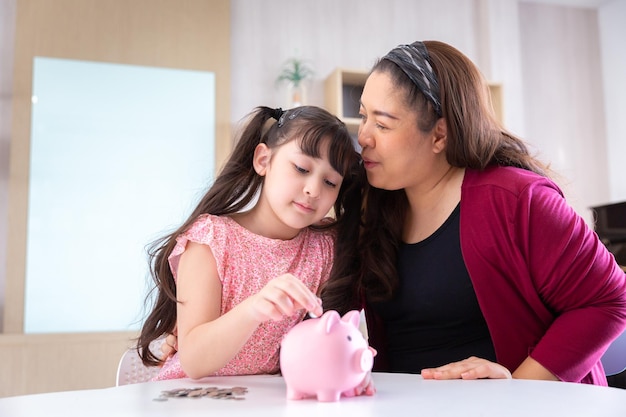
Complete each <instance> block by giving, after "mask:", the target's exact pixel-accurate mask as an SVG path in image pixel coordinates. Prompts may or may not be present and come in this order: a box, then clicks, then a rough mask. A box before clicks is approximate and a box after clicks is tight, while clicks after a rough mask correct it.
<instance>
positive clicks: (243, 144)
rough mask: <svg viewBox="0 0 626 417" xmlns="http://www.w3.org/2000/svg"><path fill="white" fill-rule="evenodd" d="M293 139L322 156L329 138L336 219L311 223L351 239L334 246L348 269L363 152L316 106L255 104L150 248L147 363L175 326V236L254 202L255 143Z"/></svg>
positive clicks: (141, 347)
mask: <svg viewBox="0 0 626 417" xmlns="http://www.w3.org/2000/svg"><path fill="white" fill-rule="evenodd" d="M273 117H279V119H280V120H279V121H277V122H274V123H272V124H271V126H269V127H268V124H269V122H268V120H269V119H271V118H273ZM294 139H297V140H299V141H300V147H301V148H302V151H303V152H304V153H305V154H307V155H309V156H312V157H316V158H319V157H321V149H322V145H323V144H325V143H328V145H329V146H328V158H329V162H330V164H331V166H332V167H333V168H334V169H335V170H336V171H337V172H339V173H340V174H341V175H342V176H343V182H342V184H341V188H340V190H339V194H338V197H337V200H336V202H335V204H334V207H333V208H334V217H335V221H333V222H330V223H324V224H323V225H322V224H321V225H314V226H311V227H312V228H314V229H329V228H333V229H335V230H336V235H338V236H345V237H346V238H348V239H347V240H341V239H340V241H341V243H339V244H338V245H336V249H335V259H336V260H338V262H335V264H334V266H333V270H335V269H336V270H337V271H343V270H346V269H348V268H346V267H345V266H343V265H342V262H341V260H342V259H343V258H342V256H341V252H340V251H341V250H342V249H343V248H345V247H346V246H347V245H348V246H349V245H350V244H348V240H349V239H350V236H352V238H351V239H352V240H353V242H352V243H351V245H354V246H353V247H356V237H355V231H358V222H359V218H360V203H361V189H362V182H364V178H365V176H364V171H363V168H362V167H361V165H360V156H359V155H358V153H357V152H356V151H355V147H354V143H353V140H352V138H351V137H350V134H349V133H348V130H347V128H346V126H345V124H344V123H343V122H341V121H340V120H339V119H338V118H337V117H335V116H333V115H331V114H330V113H329V112H327V111H326V110H324V109H321V108H319V107H314V106H303V107H297V108H294V109H290V110H287V111H286V112H284V113H283V114H282V116H281V114H280V113H278V114H277V110H276V109H271V108H269V107H257V108H256V109H255V111H253V112H252V113H251V114H250V115H249V117H248V121H247V124H246V125H245V127H244V129H243V131H242V133H241V136H240V137H239V139H238V141H237V143H236V146H235V148H234V150H233V152H232V154H231V155H230V157H229V159H228V161H227V162H226V164H225V166H224V168H223V169H222V171H221V172H220V174H219V175H218V177H217V178H216V179H215V182H214V183H213V185H212V186H211V187H210V188H209V190H208V191H207V193H206V194H205V195H204V196H203V197H202V199H201V200H200V202H199V203H198V205H197V207H196V208H195V209H194V210H193V212H192V213H191V215H190V216H189V217H188V218H187V220H185V222H184V223H183V224H182V225H181V226H180V227H179V228H178V229H177V230H176V231H174V232H173V233H170V234H168V235H167V236H164V237H162V238H160V239H158V240H156V241H155V242H153V243H152V245H151V246H150V247H149V249H148V256H149V260H150V273H151V275H152V278H153V280H154V287H153V288H152V290H151V292H150V293H149V294H148V296H147V297H146V303H147V304H150V303H151V302H152V300H153V298H152V297H153V296H156V300H155V301H154V303H153V304H152V310H151V312H150V313H149V315H148V316H147V318H146V320H145V321H144V324H143V326H142V329H141V332H140V334H139V337H138V340H137V350H138V353H139V355H140V357H141V359H142V361H143V363H144V364H145V365H148V366H156V365H159V364H160V360H159V358H158V357H157V355H155V353H154V352H152V351H151V350H150V344H151V342H152V341H154V340H156V339H157V338H159V337H161V336H163V335H165V334H170V333H172V332H173V331H174V328H175V326H176V305H177V300H176V284H175V281H174V276H173V274H172V271H171V269H170V266H169V262H168V257H169V255H170V254H171V253H172V250H173V249H174V247H175V246H176V237H177V236H178V235H180V234H181V233H183V232H184V231H186V230H187V229H188V228H189V227H190V226H191V225H192V224H193V223H194V221H195V220H196V219H197V218H198V216H199V215H201V214H205V213H208V214H213V215H218V216H221V215H229V214H233V213H237V212H240V211H242V210H243V209H244V208H245V207H247V206H248V205H249V204H250V203H252V202H253V201H254V199H255V197H256V195H257V193H258V192H259V191H260V188H261V186H262V184H263V177H261V176H259V175H258V174H257V173H256V171H255V170H254V167H253V164H252V160H253V156H254V150H255V148H256V146H257V145H258V144H259V143H265V144H267V146H268V147H269V148H270V149H273V148H276V147H277V146H280V145H283V144H285V143H287V142H288V141H291V140H294ZM355 224H356V225H357V226H356V227H355V226H354V225H355ZM335 273H336V272H335Z"/></svg>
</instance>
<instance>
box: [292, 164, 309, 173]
mask: <svg viewBox="0 0 626 417" xmlns="http://www.w3.org/2000/svg"><path fill="white" fill-rule="evenodd" d="M293 166H294V168H295V169H296V171H298V172H299V173H301V174H307V173H308V172H309V170H308V169H305V168H302V167H301V166H298V165H296V164H293Z"/></svg>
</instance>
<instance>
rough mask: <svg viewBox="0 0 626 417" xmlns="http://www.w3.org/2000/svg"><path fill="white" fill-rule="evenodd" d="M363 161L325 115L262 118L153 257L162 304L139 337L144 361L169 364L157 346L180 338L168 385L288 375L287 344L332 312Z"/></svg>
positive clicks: (165, 371)
mask: <svg viewBox="0 0 626 417" xmlns="http://www.w3.org/2000/svg"><path fill="white" fill-rule="evenodd" d="M270 118H273V119H276V121H275V122H270V123H268V120H269V119H270ZM270 124H271V125H270ZM268 125H270V126H268ZM359 161H360V158H359V155H358V153H357V152H356V151H355V148H354V145H353V142H352V139H351V137H350V135H349V133H348V131H347V129H346V127H345V125H344V124H343V123H342V122H341V121H340V120H339V119H337V118H336V117H335V116H333V115H331V114H330V113H328V112H327V111H325V110H323V109H320V108H317V107H312V106H304V107H298V108H295V109H291V110H287V111H282V110H281V109H270V108H268V107H258V108H257V109H256V110H255V111H254V112H253V113H252V114H251V116H250V118H249V121H248V124H247V126H246V127H245V129H244V130H243V133H242V135H241V137H240V139H239V141H238V142H237V145H236V147H235V149H234V151H233V153H232V155H231V157H230V159H229V160H228V161H227V163H226V165H225V167H224V169H223V171H222V172H221V173H220V175H219V176H218V177H217V179H216V180H215V183H214V185H213V186H212V187H211V188H210V189H209V191H208V192H207V193H206V195H205V196H204V197H203V198H202V200H201V201H200V203H199V204H198V206H197V207H196V209H195V210H194V211H193V213H192V214H191V216H190V217H189V218H188V219H187V220H186V221H185V222H184V224H183V225H182V226H181V227H180V228H179V229H178V230H176V231H175V232H174V233H172V234H170V235H168V236H166V237H164V238H162V239H160V240H159V241H157V242H156V243H155V245H154V246H153V247H152V249H151V250H150V253H149V254H150V259H151V262H150V264H151V271H152V276H153V278H154V280H155V284H156V285H155V288H154V290H156V291H158V296H157V299H156V302H155V304H154V306H153V309H152V311H151V313H150V314H149V316H148V318H147V319H146V321H145V323H144V325H143V328H142V330H141V333H140V336H139V339H138V350H139V353H140V356H141V358H142V360H143V362H144V364H146V365H151V366H156V365H159V364H160V361H159V359H158V358H157V357H156V356H155V355H154V353H153V352H151V351H150V349H149V345H150V343H151V342H152V341H153V340H155V339H157V338H159V337H161V336H162V335H164V334H168V333H172V332H173V331H174V330H175V328H176V329H177V332H178V353H176V354H175V355H174V356H172V357H169V358H168V359H167V360H166V362H165V364H164V365H163V368H162V370H161V371H160V373H159V375H158V376H157V379H172V378H184V377H191V378H201V377H205V376H209V375H240V374H262V373H276V372H278V370H279V363H278V358H279V344H280V340H281V339H282V337H283V335H284V334H285V333H286V332H287V331H288V330H289V329H291V328H292V327H293V326H294V325H295V324H297V323H299V322H300V321H301V320H302V319H303V318H304V315H305V314H306V312H307V311H310V312H311V313H312V314H315V315H320V314H321V313H322V308H321V305H320V302H319V299H318V298H317V296H316V293H317V292H318V289H319V288H320V286H321V284H323V283H324V282H325V281H326V280H327V279H328V277H329V275H330V272H331V268H332V265H333V258H334V257H335V255H334V253H335V250H337V249H339V248H335V244H334V236H335V234H336V233H344V232H346V233H348V231H349V230H348V229H350V228H352V229H353V230H352V233H353V231H354V226H355V225H356V224H358V222H355V220H350V221H348V219H347V216H354V219H358V216H359V209H360V201H361V199H360V195H359V192H360V185H359V183H360V178H361V177H362V174H361V172H362V171H361V169H362V168H361V166H360V164H359ZM348 204H352V205H353V206H354V207H348ZM331 209H334V217H333V218H329V217H327V216H328V213H329V212H330V211H331Z"/></svg>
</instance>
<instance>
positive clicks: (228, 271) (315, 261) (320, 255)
mask: <svg viewBox="0 0 626 417" xmlns="http://www.w3.org/2000/svg"><path fill="white" fill-rule="evenodd" d="M176 240H177V245H176V247H175V248H174V250H173V251H172V254H171V255H170V257H169V262H170V267H171V269H172V272H173V274H174V278H176V276H177V269H178V262H179V260H180V255H181V254H182V253H183V252H184V251H185V247H186V245H187V242H189V241H192V242H197V243H201V244H204V245H208V246H209V247H210V248H211V251H212V252H213V256H214V257H215V260H216V262H217V268H218V275H219V278H220V281H221V282H222V308H221V314H224V313H226V312H228V311H229V310H231V309H232V308H233V307H235V306H236V305H237V304H239V303H240V302H242V301H243V300H244V299H246V298H248V297H249V296H251V295H253V294H256V293H257V292H259V291H260V290H261V289H262V288H263V287H264V286H265V284H267V283H268V282H269V281H270V280H272V279H273V278H275V277H277V276H279V275H282V274H285V273H291V274H293V275H295V276H296V277H298V278H300V280H301V281H302V282H303V283H304V284H305V285H306V286H307V287H308V288H309V289H310V290H311V291H312V292H313V293H317V292H318V289H319V287H320V285H321V284H322V283H323V282H325V281H326V280H327V279H328V277H329V274H330V269H331V267H332V262H333V245H334V240H333V237H332V234H331V233H330V232H321V231H316V230H312V229H308V228H307V229H304V230H302V231H301V232H300V233H299V234H298V235H297V236H296V237H295V238H293V239H291V240H278V239H269V238H266V237H263V236H259V235H256V234H254V233H251V232H250V231H248V230H247V229H245V228H244V227H242V226H240V225H239V224H238V223H237V222H235V221H234V220H232V219H231V218H230V217H227V216H213V215H201V216H200V217H198V219H197V220H196V222H195V223H194V224H193V225H192V226H191V227H190V228H189V230H187V231H186V232H185V233H183V234H181V235H180V236H179V237H178V238H177V239H176ZM305 314H306V312H305V311H302V312H300V313H299V314H296V315H293V316H290V317H285V318H284V319H283V320H281V321H279V322H275V321H272V320H270V321H267V322H264V323H262V324H261V325H259V327H258V328H257V329H256V331H255V332H254V333H253V334H252V336H251V337H250V339H249V340H248V342H247V343H246V344H245V345H244V347H243V348H242V349H241V350H240V351H239V353H237V355H235V357H234V358H233V359H232V360H231V361H230V362H229V363H227V364H226V365H225V366H224V367H223V368H222V369H220V370H219V371H217V372H216V373H215V375H252V374H271V373H276V372H278V371H279V364H278V358H279V348H280V341H281V340H282V338H283V336H284V335H285V333H286V332H287V331H288V330H289V329H291V328H292V327H293V326H294V325H296V324H297V323H299V322H300V321H301V320H302V319H303V318H304V315H305ZM206 354H207V355H210V354H211V352H207V353H206ZM186 377H187V375H185V373H184V372H183V370H182V368H181V366H180V361H179V360H178V355H174V356H173V357H171V358H169V359H168V360H167V361H166V362H165V364H164V365H163V368H162V369H161V371H160V373H159V374H158V375H157V376H156V377H155V379H156V380H163V379H175V378H186Z"/></svg>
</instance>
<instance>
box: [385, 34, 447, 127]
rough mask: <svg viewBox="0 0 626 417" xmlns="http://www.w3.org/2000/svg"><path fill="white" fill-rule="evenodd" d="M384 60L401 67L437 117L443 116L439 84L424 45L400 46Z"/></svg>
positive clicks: (416, 43)
mask: <svg viewBox="0 0 626 417" xmlns="http://www.w3.org/2000/svg"><path fill="white" fill-rule="evenodd" d="M382 59H387V60H389V61H391V62H393V63H394V64H396V65H397V66H398V67H400V69H401V70H402V72H404V73H405V74H406V76H407V77H409V79H410V80H411V81H412V82H413V84H415V85H416V86H417V88H419V89H420V91H421V92H422V94H424V96H426V98H427V99H428V100H429V101H430V102H431V103H432V105H433V107H434V109H435V113H437V116H439V117H441V116H442V114H441V100H440V99H439V82H438V81H437V76H436V75H435V72H434V71H433V67H432V66H431V65H430V57H429V55H428V51H427V50H426V46H425V45H424V43H422V42H419V41H417V42H413V43H412V44H411V45H399V46H397V47H396V48H394V49H392V50H391V51H390V52H389V53H388V54H387V55H385V56H384V57H383V58H382Z"/></svg>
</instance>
